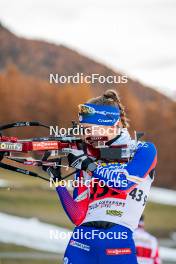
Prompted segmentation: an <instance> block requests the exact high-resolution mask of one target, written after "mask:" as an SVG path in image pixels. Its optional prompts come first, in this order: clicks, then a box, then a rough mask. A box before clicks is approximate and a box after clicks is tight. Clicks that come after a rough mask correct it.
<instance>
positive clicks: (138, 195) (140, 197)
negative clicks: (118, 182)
mask: <svg viewBox="0 0 176 264" xmlns="http://www.w3.org/2000/svg"><path fill="white" fill-rule="evenodd" d="M129 195H130V196H131V198H132V199H133V200H135V201H137V202H141V201H142V202H143V204H142V205H143V206H145V204H146V202H147V195H145V193H144V191H143V190H140V189H137V188H134V189H133V190H132V191H131V192H130V193H129Z"/></svg>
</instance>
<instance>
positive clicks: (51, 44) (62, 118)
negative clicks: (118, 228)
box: [0, 0, 176, 264]
mask: <svg viewBox="0 0 176 264" xmlns="http://www.w3.org/2000/svg"><path fill="white" fill-rule="evenodd" d="M175 12H176V2H175V1H174V0H147V1H146V0H144V1H140V0H134V1H130V0H123V1H122V0H116V1H113V0H108V1H105V0H101V1H98V0H97V1H95V0H94V1H93V0H87V1H86V2H84V3H83V2H82V1H81V0H74V1H68V0H65V1H61V0H57V1H56V0H50V1H48V0H45V1H41V0H37V1H34V0H26V1H22V0H16V1H12V0H0V98H1V104H0V123H1V124H5V123H8V122H15V121H31V120H38V121H41V122H44V123H46V124H48V125H59V126H69V125H70V123H71V120H74V119H75V118H76V117H77V105H78V104H79V103H82V102H85V101H86V100H87V99H88V98H91V97H93V96H97V95H100V94H101V93H102V92H103V91H105V90H106V89H110V88H112V89H115V90H117V91H118V92H119V94H120V96H121V99H122V102H123V104H124V105H125V106H126V111H127V113H128V116H129V119H130V132H131V134H132V135H133V131H134V130H137V131H138V130H139V131H145V139H146V140H151V141H153V142H154V143H155V144H156V146H157V149H158V160H159V162H158V165H157V177H156V179H155V182H154V187H153V189H152V192H151V196H150V201H149V203H148V205H147V207H146V210H145V215H146V229H147V230H148V231H150V232H151V233H152V234H154V235H155V236H156V237H157V238H158V239H159V243H160V248H161V255H162V258H163V261H164V263H167V264H170V263H176V180H175V175H176V167H175V156H176V150H175V147H176V133H175V131H176V122H175V116H176V101H175V100H176V75H175V70H176V49H175V46H176V34H175V32H176V16H175ZM78 72H79V73H83V74H84V75H87V74H92V73H98V74H100V75H104V76H108V75H117V76H119V75H121V74H127V75H128V83H127V84H108V85H107V84H106V85H105V84H104V85H103V84H98V83H95V84H62V85H54V84H49V74H50V73H58V74H59V75H66V76H68V75H74V74H76V73H78ZM12 133H13V136H14V135H16V136H17V135H18V136H20V137H30V136H43V135H46V131H45V129H43V128H37V129H36V128H35V129H33V128H28V129H18V130H15V129H14V130H13V131H12V130H11V131H8V132H7V133H6V135H12ZM0 212H1V213H0V263H1V264H2V263H3V264H4V263H5V264H10V263H34V264H35V263H59V262H58V261H59V260H60V259H61V258H62V254H63V251H64V247H65V245H66V241H65V240H63V241H62V240H54V241H53V240H51V239H49V231H50V230H51V229H56V230H58V231H61V229H60V228H64V230H65V228H67V229H71V228H72V225H71V223H70V222H69V221H68V219H67V217H66V216H65V213H64V211H63V209H62V208H61V206H60V203H59V202H58V199H57V197H56V194H55V192H54V190H53V189H51V188H49V186H48V185H47V184H46V183H45V182H44V183H43V182H42V181H40V180H38V179H32V178H30V177H27V176H21V175H18V174H15V173H14V174H12V173H9V172H7V171H4V170H2V169H1V170H0ZM36 230H37V235H36Z"/></svg>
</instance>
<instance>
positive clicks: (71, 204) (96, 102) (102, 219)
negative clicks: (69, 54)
mask: <svg viewBox="0 0 176 264" xmlns="http://www.w3.org/2000/svg"><path fill="white" fill-rule="evenodd" d="M79 119H80V123H81V125H83V126H84V127H85V129H88V130H89V132H91V133H92V134H93V126H96V128H97V129H96V134H95V133H94V134H93V135H92V136H95V137H97V136H99V135H100V133H99V129H100V131H101V132H102V128H103V131H104V132H103V133H104V136H107V137H108V140H109V141H108V142H109V144H107V145H108V147H109V148H113V147H114V146H116V149H118V146H122V145H124V146H128V148H129V149H130V148H131V149H133V150H134V140H132V139H131V138H130V135H129V133H128V130H127V127H128V122H127V118H126V114H125V111H124V107H123V105H122V104H121V101H120V98H119V96H118V94H117V93H116V92H115V91H113V90H108V91H106V92H105V93H104V94H103V95H102V96H99V97H97V98H93V99H91V100H89V101H88V102H87V103H85V104H82V105H80V106H79ZM94 131H95V130H94ZM109 131H111V133H110V132H109ZM112 132H114V133H112ZM85 139H86V135H85ZM67 151H68V152H69V154H68V161H69V166H70V167H73V168H77V169H79V173H77V174H76V176H75V178H76V179H77V180H78V181H80V182H81V183H82V180H84V182H85V185H84V184H80V186H78V187H76V188H75V189H74V192H73V197H72V196H71V194H70V193H69V192H68V190H67V189H66V187H62V186H58V187H57V188H56V191H57V193H58V196H59V198H60V201H61V203H62V205H63V208H64V210H65V212H66V213H67V215H68V217H69V218H70V220H71V221H72V222H73V223H74V224H75V225H76V227H75V229H74V231H73V235H72V237H71V239H70V241H69V243H68V246H67V249H66V252H65V255H64V263H65V264H77V263H81V264H90V263H91V264H97V263H101V264H103V263H105V264H107V263H108V264H137V259H136V254H135V245H134V241H133V238H132V234H133V231H134V230H135V229H136V228H137V226H138V223H139V219H140V217H141V215H142V212H143V210H144V208H145V205H146V201H147V198H148V195H149V191H150V187H151V183H152V181H153V174H154V173H153V172H154V169H155V166H156V162H157V154H156V149H155V146H154V145H153V144H152V143H149V142H141V141H138V143H137V144H136V148H135V151H134V153H133V155H132V156H131V158H130V159H128V160H126V161H125V162H119V161H117V160H118V159H117V160H115V159H114V161H113V162H112V158H111V157H110V156H109V161H108V158H106V162H105V161H104V160H101V158H100V160H98V161H95V159H94V157H92V155H91V154H90V155H88V154H87V155H86V154H85V152H83V151H82V150H73V149H69V150H68V149H67ZM87 153H88V152H87ZM109 155H110V154H109ZM56 173H57V172H56V171H54V170H53V169H52V170H50V174H53V175H54V176H56ZM87 180H89V183H90V182H91V183H92V184H87ZM100 182H101V184H99V183H100ZM102 183H104V185H103V184H102Z"/></svg>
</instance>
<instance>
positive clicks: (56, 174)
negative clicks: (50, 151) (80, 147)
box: [42, 159, 62, 182]
mask: <svg viewBox="0 0 176 264" xmlns="http://www.w3.org/2000/svg"><path fill="white" fill-rule="evenodd" d="M50 161H51V160H50ZM55 161H56V162H57V163H59V165H61V159H57V160H55ZM42 169H43V170H44V171H45V172H47V173H48V175H49V176H50V177H51V178H52V179H53V181H54V182H57V181H60V180H62V177H61V167H60V166H57V167H51V166H42Z"/></svg>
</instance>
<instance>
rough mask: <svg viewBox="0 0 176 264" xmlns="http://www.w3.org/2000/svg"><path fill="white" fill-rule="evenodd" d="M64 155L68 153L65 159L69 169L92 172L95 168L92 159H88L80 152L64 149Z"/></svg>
mask: <svg viewBox="0 0 176 264" xmlns="http://www.w3.org/2000/svg"><path fill="white" fill-rule="evenodd" d="M64 153H69V154H68V156H67V158H68V164H69V166H70V167H73V168H76V169H79V170H84V171H90V172H93V171H94V170H95V169H96V167H97V166H96V164H95V163H94V158H90V157H88V156H87V155H85V154H84V152H83V151H82V150H78V149H70V148H67V149H64Z"/></svg>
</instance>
